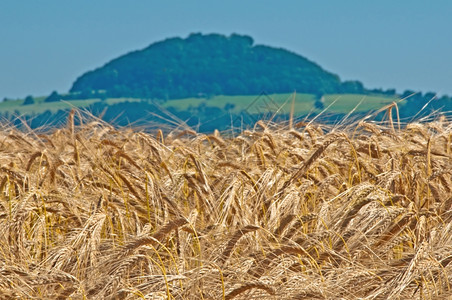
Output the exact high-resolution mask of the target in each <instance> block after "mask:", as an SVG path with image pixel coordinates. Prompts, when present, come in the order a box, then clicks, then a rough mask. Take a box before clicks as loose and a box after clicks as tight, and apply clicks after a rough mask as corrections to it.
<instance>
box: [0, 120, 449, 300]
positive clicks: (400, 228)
mask: <svg viewBox="0 0 452 300" xmlns="http://www.w3.org/2000/svg"><path fill="white" fill-rule="evenodd" d="M74 118H81V120H82V124H81V125H74ZM451 139H452V122H449V121H448V120H447V119H446V118H444V117H443V118H441V117H438V118H436V119H433V120H431V121H430V122H417V123H416V122H414V123H409V124H404V125H403V126H399V124H398V123H397V122H392V120H390V122H386V123H378V122H372V121H370V120H369V119H363V120H361V121H357V122H355V123H352V124H349V125H347V126H345V125H344V126H327V125H322V124H316V123H314V122H313V123H298V124H295V125H294V126H288V125H282V124H272V123H270V122H263V121H260V122H258V124H256V127H255V128H254V129H253V130H245V131H243V132H241V133H240V134H238V135H235V136H232V135H231V136H226V135H225V134H222V133H219V132H215V133H214V134H211V135H206V134H200V133H196V132H194V131H191V130H185V131H180V130H179V131H176V130H175V131H172V132H169V133H168V132H166V133H163V132H162V131H158V132H157V133H156V134H155V133H153V134H151V133H146V132H145V131H141V130H138V129H136V130H133V129H127V128H124V129H115V128H114V127H113V126H111V125H109V124H106V123H103V122H101V121H99V120H98V119H95V118H91V119H90V118H85V117H80V116H78V112H74V111H73V112H72V113H71V114H70V116H69V119H68V121H67V125H66V126H65V127H64V128H60V129H58V130H53V131H49V132H47V133H38V131H33V130H31V129H30V130H27V129H21V130H18V129H15V128H13V127H11V126H8V125H3V127H2V128H1V130H0V298H1V299H450V298H451V297H452V263H451V261H452V222H451V221H452V191H451V189H452V177H451V176H452V163H451V162H452V153H451V151H452V141H451Z"/></svg>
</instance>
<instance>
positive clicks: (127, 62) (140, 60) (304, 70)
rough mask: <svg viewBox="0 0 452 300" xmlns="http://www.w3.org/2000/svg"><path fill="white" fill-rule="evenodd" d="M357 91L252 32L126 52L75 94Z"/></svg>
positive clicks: (85, 79) (78, 84)
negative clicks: (261, 41) (256, 38)
mask: <svg viewBox="0 0 452 300" xmlns="http://www.w3.org/2000/svg"><path fill="white" fill-rule="evenodd" d="M294 90H296V91H297V92H300V93H312V94H325V93H355V92H358V93H359V92H363V86H362V84H361V83H360V82H354V81H348V82H341V80H340V78H339V76H337V75H335V74H332V73H330V72H327V71H325V70H324V69H322V68H321V67H320V66H319V65H317V64H316V63H314V62H311V61H309V60H308V59H306V58H305V57H303V56H300V55H297V54H295V53H292V52H290V51H287V50H284V49H278V48H272V47H268V46H262V45H254V41H253V39H252V38H251V37H249V36H241V35H237V34H232V35H231V36H229V37H227V36H223V35H219V34H208V35H202V34H191V35H190V36H188V38H186V39H182V38H171V39H166V40H164V41H162V42H157V43H154V44H152V45H150V46H149V47H147V48H145V49H143V50H139V51H134V52H131V53H128V54H126V55H123V56H121V57H119V58H117V59H114V60H112V61H110V62H109V63H107V64H105V65H104V66H103V67H100V68H98V69H96V70H93V71H89V72H87V73H85V74H83V75H82V76H80V77H79V78H78V79H77V80H76V81H75V82H74V84H73V86H72V88H71V92H72V93H81V94H83V93H86V92H91V91H102V92H106V94H107V96H109V97H139V98H143V97H145V98H158V99H175V98H186V97H198V96H200V95H202V96H211V95H255V94H259V93H261V92H262V91H265V92H267V93H290V92H293V91H294Z"/></svg>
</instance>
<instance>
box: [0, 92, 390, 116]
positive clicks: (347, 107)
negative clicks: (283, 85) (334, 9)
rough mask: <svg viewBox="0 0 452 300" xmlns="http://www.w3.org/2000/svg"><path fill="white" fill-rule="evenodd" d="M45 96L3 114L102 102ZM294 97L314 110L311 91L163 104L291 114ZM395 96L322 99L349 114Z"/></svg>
mask: <svg viewBox="0 0 452 300" xmlns="http://www.w3.org/2000/svg"><path fill="white" fill-rule="evenodd" d="M44 99H45V97H37V98H35V104H32V105H22V104H23V101H24V100H23V99H18V100H9V101H4V102H0V113H6V112H8V113H19V114H21V115H23V114H26V115H31V114H39V113H43V112H45V111H51V112H56V111H58V110H61V109H70V108H72V107H77V108H86V107H88V106H89V105H91V104H93V103H95V102H100V101H101V100H100V99H83V100H70V101H69V100H68V101H60V102H44ZM293 99H294V114H296V115H297V114H298V115H299V114H307V113H310V112H313V111H317V112H318V111H320V110H319V109H315V107H314V103H315V97H314V95H312V94H273V95H260V96H257V95H252V96H215V97H212V98H208V99H207V98H185V99H175V100H168V101H165V102H163V103H162V104H161V105H162V106H163V107H164V108H166V109H168V108H174V109H176V110H178V111H184V110H191V109H195V108H197V107H199V106H206V107H216V108H220V109H224V108H226V107H229V111H230V112H231V113H239V112H240V111H243V110H247V111H248V112H249V113H268V112H272V113H275V112H278V113H281V114H288V113H289V112H290V110H291V106H292V101H293ZM394 100H396V98H394V97H385V96H367V95H356V94H330V95H325V96H324V97H323V98H322V102H323V104H324V107H325V108H326V107H328V106H329V105H330V104H332V103H333V102H334V103H333V104H332V105H331V106H330V107H329V108H328V112H331V113H348V112H350V111H351V110H352V109H354V108H355V107H356V106H357V105H358V104H359V103H360V102H361V104H359V106H358V107H357V108H356V110H355V111H356V112H365V111H369V110H375V109H379V108H381V107H383V106H385V105H387V104H389V103H391V102H392V101H394ZM104 101H105V103H107V104H109V105H113V104H116V103H121V102H138V101H142V100H141V99H137V98H110V99H106V100H104Z"/></svg>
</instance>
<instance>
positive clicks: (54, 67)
mask: <svg viewBox="0 0 452 300" xmlns="http://www.w3.org/2000/svg"><path fill="white" fill-rule="evenodd" d="M192 32H202V33H213V32H215V33H222V34H226V35H229V34H231V33H239V34H247V35H250V36H252V37H253V38H254V40H255V43H256V44H265V45H269V46H274V47H282V48H286V49H288V50H291V51H293V52H296V53H298V54H301V55H303V56H305V57H307V58H308V59H310V60H313V61H315V62H316V63H318V64H319V65H321V66H322V67H323V68H324V69H326V70H328V71H331V72H333V73H336V74H338V75H339V76H340V77H341V78H342V79H356V80H360V81H362V82H363V83H364V85H365V86H366V87H368V88H384V89H388V88H396V89H397V91H398V92H402V91H404V90H405V89H412V90H415V91H423V92H427V91H433V92H437V93H438V94H439V95H442V94H445V93H447V94H449V95H452V1H450V0H432V1H427V0H425V1H420V0H379V1H370V0H369V1H366V0H354V1H352V0H334V1H333V0H312V1H303V0H292V1H289V0H286V1H284V0H280V1H274V0H273V1H268V0H255V1H253V0H239V1H238V0H227V1H225V0H222V1H217V0H192V1H186V0H180V1H175V0H164V1H163V0H162V1H153V0H130V1H124V0H121V1H120V0H77V1H62V0H40V1H36V0H0V97H1V99H3V97H9V98H16V97H25V96H26V95H29V94H31V95H34V96H39V95H48V94H50V92H52V91H53V90H57V91H58V92H61V93H64V92H67V91H68V90H69V88H70V87H71V84H72V83H73V82H74V80H75V79H76V78H77V77H78V76H80V75H81V74H83V73H84V72H85V71H88V70H92V69H94V68H96V67H100V66H102V65H103V64H105V63H106V62H108V61H109V60H111V59H113V58H116V57H118V56H120V55H122V54H125V53H127V52H129V51H132V50H137V49H142V48H145V47H147V46H148V45H149V44H151V43H153V42H156V41H160V40H163V39H165V38H168V37H176V36H179V37H187V36H188V35H189V34H190V33H192Z"/></svg>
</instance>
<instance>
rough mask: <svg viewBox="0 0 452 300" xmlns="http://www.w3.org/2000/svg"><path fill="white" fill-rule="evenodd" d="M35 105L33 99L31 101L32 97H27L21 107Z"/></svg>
mask: <svg viewBox="0 0 452 300" xmlns="http://www.w3.org/2000/svg"><path fill="white" fill-rule="evenodd" d="M34 103H35V99H33V97H32V96H27V97H26V98H25V100H24V103H22V105H31V104H34Z"/></svg>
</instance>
